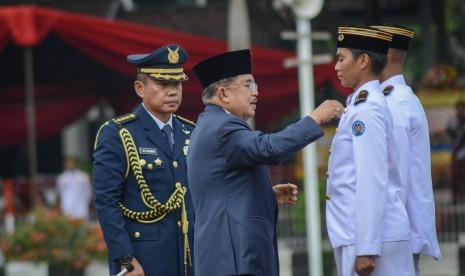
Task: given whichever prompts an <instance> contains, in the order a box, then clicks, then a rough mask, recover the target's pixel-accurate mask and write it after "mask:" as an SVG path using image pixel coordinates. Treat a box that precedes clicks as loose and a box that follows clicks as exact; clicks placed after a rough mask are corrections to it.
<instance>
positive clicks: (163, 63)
mask: <svg viewBox="0 0 465 276" xmlns="http://www.w3.org/2000/svg"><path fill="white" fill-rule="evenodd" d="M187 59H188V55H187V51H186V50H185V49H184V48H183V47H181V46H179V45H176V44H170V45H167V46H163V47H161V48H159V49H157V50H156V51H154V52H152V53H151V54H135V55H129V56H128V62H129V63H132V64H135V65H137V73H142V74H147V75H148V77H149V78H151V79H154V80H172V81H185V80H187V79H188V78H187V76H186V74H185V73H184V69H183V68H182V65H183V64H184V63H186V61H187Z"/></svg>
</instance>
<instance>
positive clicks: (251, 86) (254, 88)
mask: <svg viewBox="0 0 465 276" xmlns="http://www.w3.org/2000/svg"><path fill="white" fill-rule="evenodd" d="M230 85H242V84H239V83H229V84H226V85H224V86H230ZM244 86H245V87H248V88H249V89H250V90H251V91H257V90H258V84H257V83H256V82H254V81H252V82H249V83H246V84H244Z"/></svg>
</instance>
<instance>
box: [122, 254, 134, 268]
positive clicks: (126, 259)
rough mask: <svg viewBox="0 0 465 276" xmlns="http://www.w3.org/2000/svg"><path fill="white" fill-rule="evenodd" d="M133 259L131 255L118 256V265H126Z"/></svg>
mask: <svg viewBox="0 0 465 276" xmlns="http://www.w3.org/2000/svg"><path fill="white" fill-rule="evenodd" d="M133 258H134V257H133V256H132V255H131V254H128V255H123V256H119V257H118V263H119V264H120V265H128V264H130V263H131V261H132V259H133Z"/></svg>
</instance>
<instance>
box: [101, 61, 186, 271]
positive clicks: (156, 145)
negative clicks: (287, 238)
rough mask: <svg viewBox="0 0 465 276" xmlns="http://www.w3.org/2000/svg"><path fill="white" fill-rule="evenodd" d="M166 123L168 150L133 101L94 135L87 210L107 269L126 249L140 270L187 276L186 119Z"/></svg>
mask: <svg viewBox="0 0 465 276" xmlns="http://www.w3.org/2000/svg"><path fill="white" fill-rule="evenodd" d="M152 62H153V61H152ZM156 70H158V69H156ZM172 72H173V70H171V72H170V73H172ZM151 73H152V72H151ZM184 76H185V75H184ZM172 127H173V140H174V145H173V148H172V149H171V145H170V144H169V141H168V140H167V139H166V137H165V136H164V134H163V133H162V131H161V130H160V128H159V127H158V125H157V123H156V122H155V120H154V119H153V118H152V117H151V115H150V114H149V113H148V111H147V110H146V109H145V108H144V106H143V105H140V106H139V107H138V108H137V110H136V111H135V112H134V113H130V114H126V115H123V116H120V117H117V118H115V119H113V120H110V121H109V122H107V123H105V124H104V125H103V126H102V128H101V129H100V131H99V134H98V135H97V140H96V143H95V152H94V159H95V161H94V194H95V208H96V210H97V214H98V218H99V221H100V225H101V227H102V230H103V234H104V237H105V241H106V244H107V247H108V251H109V252H108V253H109V265H110V273H111V274H116V273H118V272H119V271H120V270H121V268H120V264H119V263H118V262H117V259H118V258H119V257H120V256H123V255H127V254H132V255H133V256H134V257H135V258H136V259H137V261H138V262H139V263H140V264H141V266H142V268H143V269H144V272H145V275H148V276H177V275H185V274H186V272H187V275H194V270H193V268H192V266H191V265H190V263H191V262H193V256H190V248H193V226H194V210H193V207H192V201H191V196H190V192H189V189H188V186H189V183H188V181H187V168H186V154H187V147H188V145H189V141H190V134H191V132H192V130H193V128H194V124H193V123H192V122H190V121H187V120H185V119H183V118H180V117H178V116H175V115H173V117H172ZM183 211H185V214H187V215H186V216H185V217H183ZM186 263H187V264H186ZM185 270H186V271H185Z"/></svg>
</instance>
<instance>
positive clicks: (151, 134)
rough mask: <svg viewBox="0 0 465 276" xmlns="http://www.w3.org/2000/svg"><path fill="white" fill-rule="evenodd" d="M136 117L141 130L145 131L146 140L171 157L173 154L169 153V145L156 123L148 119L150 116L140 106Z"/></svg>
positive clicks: (150, 118)
mask: <svg viewBox="0 0 465 276" xmlns="http://www.w3.org/2000/svg"><path fill="white" fill-rule="evenodd" d="M137 116H138V117H139V118H140V121H141V124H142V128H144V130H145V135H146V136H147V139H149V140H150V141H152V142H153V143H154V144H155V145H157V146H158V147H159V148H160V149H161V150H162V151H163V152H164V153H165V154H166V155H167V156H169V157H172V156H173V153H172V151H171V147H170V145H169V144H168V141H167V140H166V138H165V136H164V135H163V133H162V132H161V130H160V128H159V127H158V125H157V123H155V121H154V120H153V118H152V117H150V114H148V112H147V111H146V110H145V108H144V107H143V106H142V105H140V106H139V108H138V109H137Z"/></svg>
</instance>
